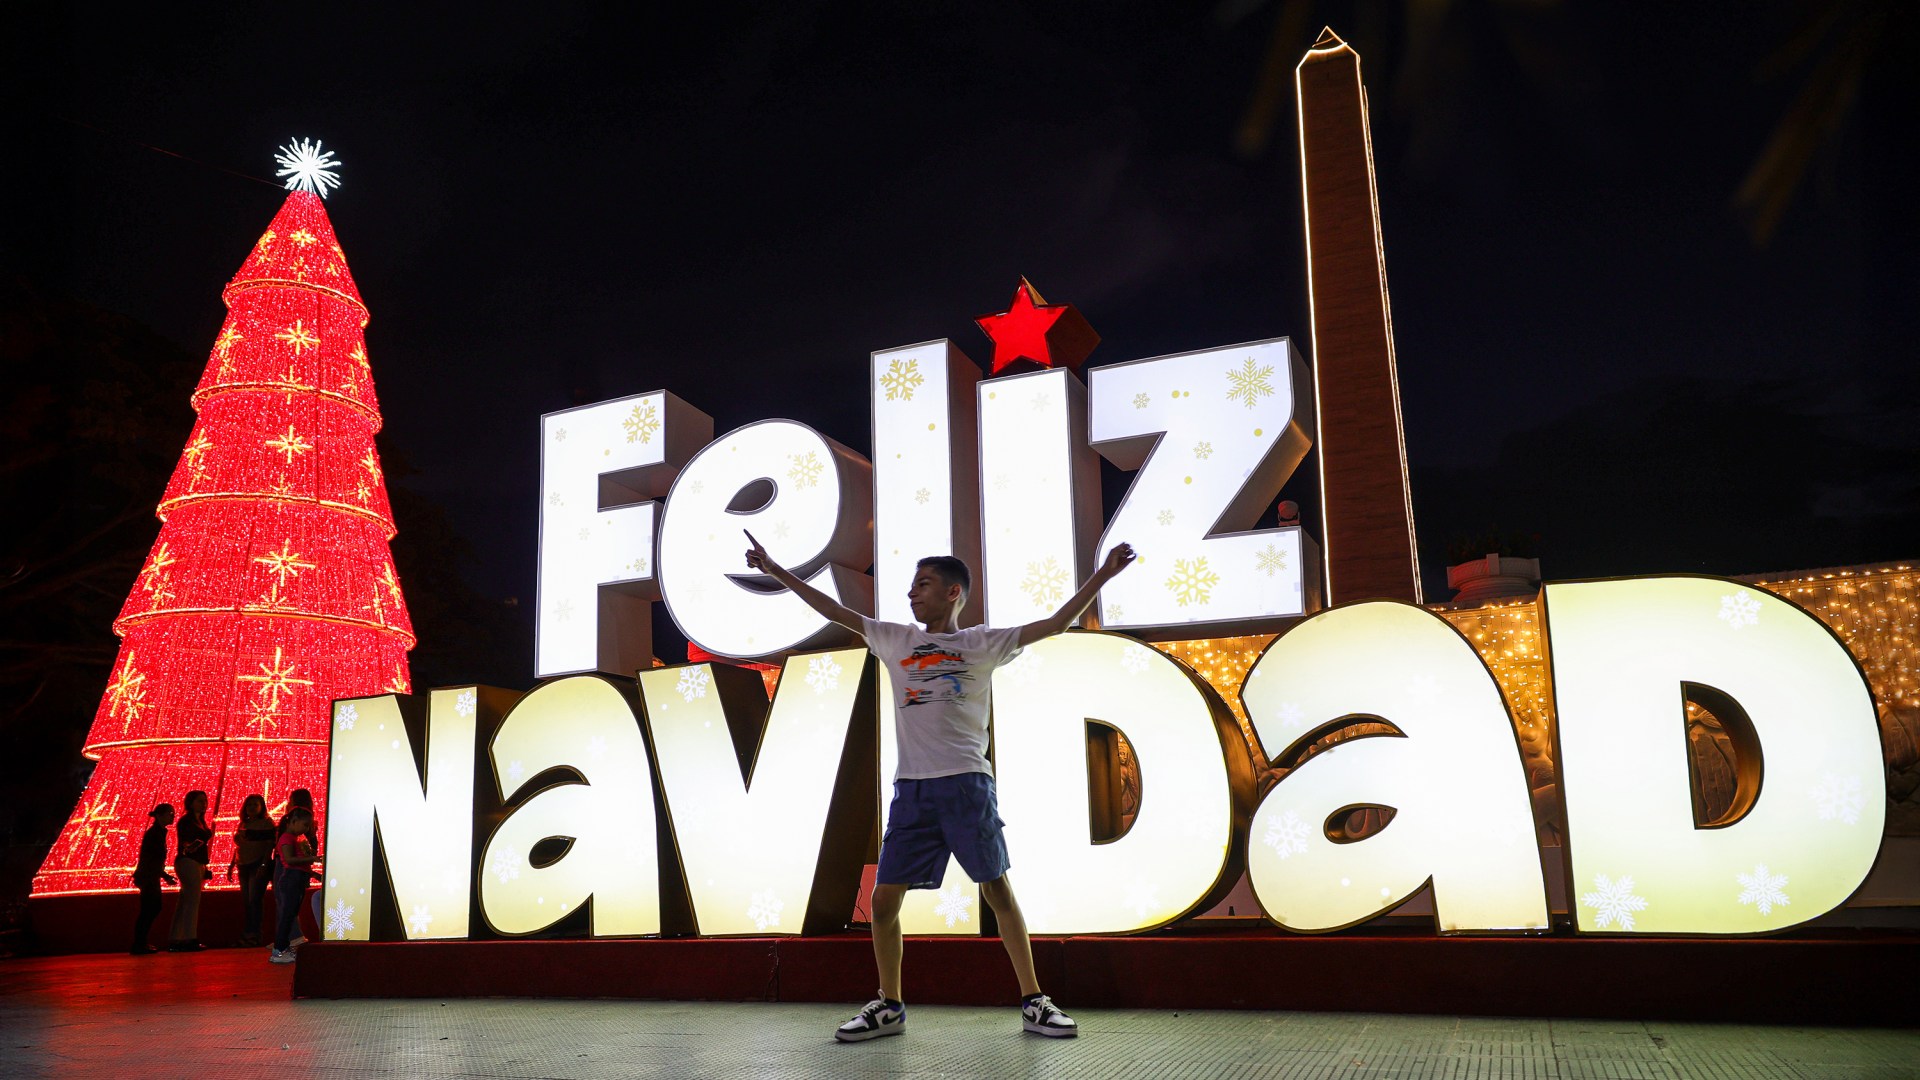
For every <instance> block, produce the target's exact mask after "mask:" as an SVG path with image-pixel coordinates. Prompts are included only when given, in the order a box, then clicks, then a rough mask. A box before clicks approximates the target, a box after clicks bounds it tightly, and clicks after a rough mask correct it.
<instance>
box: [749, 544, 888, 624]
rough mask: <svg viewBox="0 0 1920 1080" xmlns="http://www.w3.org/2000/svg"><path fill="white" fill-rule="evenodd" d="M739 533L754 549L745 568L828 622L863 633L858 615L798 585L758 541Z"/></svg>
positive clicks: (834, 601) (802, 584)
mask: <svg viewBox="0 0 1920 1080" xmlns="http://www.w3.org/2000/svg"><path fill="white" fill-rule="evenodd" d="M740 531H741V532H743V533H747V543H749V544H752V545H753V546H752V547H750V548H748V549H747V565H748V566H750V567H752V568H753V569H755V570H758V571H760V572H761V573H763V574H765V575H767V576H768V577H770V578H772V579H773V580H775V581H777V582H779V583H780V584H782V585H784V586H786V587H787V588H788V589H791V590H793V595H795V596H797V597H799V598H800V599H801V600H804V601H806V605H807V606H808V607H810V608H812V609H813V610H815V611H817V612H819V613H820V614H821V615H823V616H825V617H826V618H827V619H828V620H830V621H832V622H835V623H838V624H840V625H841V626H844V627H846V628H847V629H849V630H851V631H853V632H854V633H856V634H859V633H863V632H864V631H863V629H862V627H861V625H860V613H859V612H857V611H855V610H853V609H852V608H850V607H848V606H847V605H845V604H842V603H841V602H840V601H838V600H835V599H834V598H833V597H831V596H828V595H827V594H826V593H823V592H821V591H820V590H819V589H816V588H814V587H813V586H811V585H809V584H807V583H806V582H804V581H801V580H800V576H799V575H798V574H795V573H794V572H793V571H791V570H788V569H787V568H786V567H784V566H781V565H780V564H779V563H777V562H774V561H773V559H772V557H770V556H769V555H768V554H767V549H766V548H763V547H761V546H760V541H758V540H755V539H754V538H753V534H752V533H750V532H747V530H745V529H741V530H740Z"/></svg>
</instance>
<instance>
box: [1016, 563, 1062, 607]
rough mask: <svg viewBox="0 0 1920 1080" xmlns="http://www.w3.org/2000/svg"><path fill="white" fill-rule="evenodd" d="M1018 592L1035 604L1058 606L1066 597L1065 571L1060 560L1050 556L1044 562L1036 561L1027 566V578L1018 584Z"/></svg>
mask: <svg viewBox="0 0 1920 1080" xmlns="http://www.w3.org/2000/svg"><path fill="white" fill-rule="evenodd" d="M1020 591H1021V592H1023V593H1026V594H1027V599H1029V600H1031V601H1033V602H1034V603H1035V604H1039V605H1041V606H1047V605H1051V604H1058V603H1059V602H1060V601H1061V600H1063V599H1065V598H1066V595H1067V571H1066V570H1065V568H1063V567H1062V566H1061V565H1060V560H1058V559H1056V558H1054V557H1053V556H1051V555H1049V556H1047V557H1046V559H1045V560H1044V561H1042V560H1038V559H1036V560H1034V561H1033V562H1030V563H1028V564H1027V576H1026V578H1025V579H1024V580H1022V581H1021V582H1020Z"/></svg>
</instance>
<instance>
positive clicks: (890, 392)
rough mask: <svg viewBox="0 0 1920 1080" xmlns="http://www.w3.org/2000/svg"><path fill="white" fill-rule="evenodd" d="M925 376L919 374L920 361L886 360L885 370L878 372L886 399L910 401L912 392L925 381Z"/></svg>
mask: <svg viewBox="0 0 1920 1080" xmlns="http://www.w3.org/2000/svg"><path fill="white" fill-rule="evenodd" d="M926 381H927V379H926V376H924V375H922V374H920V361H918V360H908V361H907V362H906V363H904V364H903V363H901V362H900V361H899V360H897V359H896V360H889V361H887V370H885V371H883V372H881V373H880V387H881V389H883V390H885V391H886V392H887V400H888V401H912V400H913V392H914V391H915V390H918V389H919V388H920V384H921V383H923V382H926Z"/></svg>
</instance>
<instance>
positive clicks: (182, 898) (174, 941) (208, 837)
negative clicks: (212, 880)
mask: <svg viewBox="0 0 1920 1080" xmlns="http://www.w3.org/2000/svg"><path fill="white" fill-rule="evenodd" d="M174 837H175V839H174V845H173V870H174V873H176V874H179V875H180V895H179V897H178V898H177V899H175V900H174V902H173V930H172V932H171V933H169V934H168V935H167V948H168V949H170V950H172V951H174V952H195V951H198V950H200V949H204V948H206V946H205V945H202V944H200V891H201V890H202V889H204V888H206V885H207V878H208V877H210V876H212V871H210V870H208V869H207V846H208V844H210V843H211V842H212V840H213V829H212V828H211V827H209V826H208V825H207V793H206V792H204V791H189V792H187V799H186V804H185V812H184V813H183V814H182V815H181V818H180V823H179V824H178V825H175V826H174Z"/></svg>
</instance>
